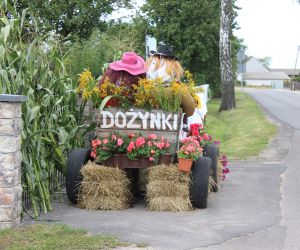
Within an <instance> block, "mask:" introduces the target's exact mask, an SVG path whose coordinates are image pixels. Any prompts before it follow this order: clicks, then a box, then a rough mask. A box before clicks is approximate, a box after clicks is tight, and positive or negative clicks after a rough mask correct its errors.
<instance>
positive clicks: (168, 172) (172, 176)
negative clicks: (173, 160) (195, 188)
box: [149, 164, 190, 183]
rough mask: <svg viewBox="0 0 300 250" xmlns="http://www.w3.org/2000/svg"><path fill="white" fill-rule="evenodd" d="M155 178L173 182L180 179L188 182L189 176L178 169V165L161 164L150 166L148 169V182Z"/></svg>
mask: <svg viewBox="0 0 300 250" xmlns="http://www.w3.org/2000/svg"><path fill="white" fill-rule="evenodd" d="M156 180H166V181H175V182H176V181H180V182H186V183H188V182H189V180H190V177H189V175H188V174H186V173H182V172H180V171H178V166H177V165H175V164H170V165H163V164H162V165H157V166H154V167H151V168H150V170H149V182H151V181H156Z"/></svg>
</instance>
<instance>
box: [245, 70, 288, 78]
mask: <svg viewBox="0 0 300 250" xmlns="http://www.w3.org/2000/svg"><path fill="white" fill-rule="evenodd" d="M243 78H244V80H289V79H290V77H289V76H288V75H287V74H286V73H285V72H248V73H244V74H243Z"/></svg>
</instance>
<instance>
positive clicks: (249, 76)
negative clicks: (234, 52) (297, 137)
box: [238, 56, 290, 88]
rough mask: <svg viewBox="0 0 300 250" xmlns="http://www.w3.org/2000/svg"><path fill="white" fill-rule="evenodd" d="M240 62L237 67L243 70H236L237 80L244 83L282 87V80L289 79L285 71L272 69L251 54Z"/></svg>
mask: <svg viewBox="0 0 300 250" xmlns="http://www.w3.org/2000/svg"><path fill="white" fill-rule="evenodd" d="M241 64H242V65H241V66H240V67H239V68H241V69H243V71H242V72H238V80H240V81H242V82H243V83H244V84H245V85H251V86H270V87H273V88H283V82H284V81H286V80H290V77H289V76H288V74H287V73H286V72H284V71H277V70H276V71H273V70H271V69H269V68H268V67H266V66H265V65H263V63H262V62H261V61H259V60H258V59H257V58H255V57H252V56H250V57H247V58H246V59H245V60H243V61H242V62H241Z"/></svg>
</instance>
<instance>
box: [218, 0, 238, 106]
mask: <svg viewBox="0 0 300 250" xmlns="http://www.w3.org/2000/svg"><path fill="white" fill-rule="evenodd" d="M233 19H234V18H233V1H232V0H221V25H220V43H219V44H220V65H221V85H222V100H221V105H220V108H219V111H223V110H231V109H233V108H235V93H234V72H233V66H232V55H231V49H232V48H231V41H230V36H231V35H232V26H233Z"/></svg>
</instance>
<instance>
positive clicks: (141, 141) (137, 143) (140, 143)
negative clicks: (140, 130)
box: [135, 137, 146, 148]
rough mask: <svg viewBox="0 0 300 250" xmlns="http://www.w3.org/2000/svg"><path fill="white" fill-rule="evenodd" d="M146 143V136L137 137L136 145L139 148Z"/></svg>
mask: <svg viewBox="0 0 300 250" xmlns="http://www.w3.org/2000/svg"><path fill="white" fill-rule="evenodd" d="M145 143H146V141H145V139H144V137H138V138H137V139H136V142H135V145H136V146H137V147H138V148H139V147H141V146H143V145H144V144H145Z"/></svg>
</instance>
